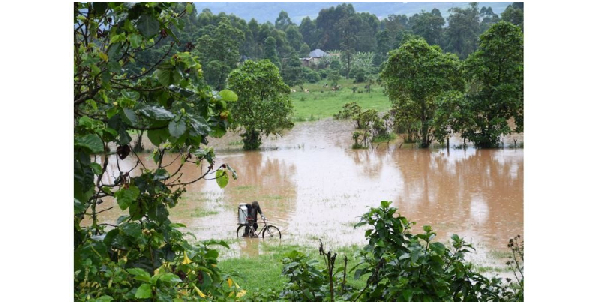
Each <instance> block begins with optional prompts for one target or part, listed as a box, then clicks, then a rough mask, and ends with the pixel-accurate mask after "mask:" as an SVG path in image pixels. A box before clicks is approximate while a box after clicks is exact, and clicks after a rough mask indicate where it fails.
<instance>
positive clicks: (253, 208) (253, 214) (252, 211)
mask: <svg viewBox="0 0 600 303" xmlns="http://www.w3.org/2000/svg"><path fill="white" fill-rule="evenodd" d="M246 208H247V209H248V225H246V229H245V230H244V235H243V237H248V236H249V235H248V234H249V232H250V226H253V227H254V230H257V229H258V223H257V221H258V214H260V217H261V218H262V219H264V218H265V217H264V216H263V214H262V210H261V209H260V205H258V201H254V202H252V204H246ZM251 236H252V237H256V235H251Z"/></svg>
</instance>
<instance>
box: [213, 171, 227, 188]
mask: <svg viewBox="0 0 600 303" xmlns="http://www.w3.org/2000/svg"><path fill="white" fill-rule="evenodd" d="M216 180H217V184H218V185H219V187H220V188H224V187H225V186H227V183H229V175H227V171H226V170H224V169H218V170H217V177H216Z"/></svg>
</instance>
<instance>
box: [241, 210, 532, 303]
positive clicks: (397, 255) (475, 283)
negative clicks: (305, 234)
mask: <svg viewBox="0 0 600 303" xmlns="http://www.w3.org/2000/svg"><path fill="white" fill-rule="evenodd" d="M390 205H391V202H387V201H382V202H381V207H378V208H371V209H370V211H369V212H367V213H365V214H364V215H363V216H362V217H361V221H360V222H359V223H358V224H357V225H356V226H357V227H358V226H362V225H367V226H368V229H367V231H366V233H365V236H366V238H367V239H368V241H369V244H367V245H366V246H365V247H364V248H363V249H362V250H361V251H359V255H358V258H359V260H358V262H357V265H356V266H354V267H353V268H351V269H348V268H347V259H345V260H344V261H345V262H343V263H342V262H339V266H337V267H335V266H334V265H335V259H336V254H331V252H327V253H325V252H324V250H323V247H322V246H321V247H320V248H319V254H320V255H321V256H323V258H324V260H325V262H323V263H320V262H318V261H317V260H315V259H311V258H310V257H309V256H308V255H306V254H304V253H302V252H298V251H295V250H294V251H291V252H289V253H287V254H286V256H285V258H284V259H283V261H282V262H283V270H282V274H283V275H284V276H285V277H287V278H288V279H289V282H288V283H287V284H286V285H285V286H284V288H283V290H282V291H281V292H277V291H275V290H273V289H269V290H268V291H265V292H262V293H260V294H255V295H253V296H252V297H251V298H247V299H252V300H255V301H280V300H282V301H308V302H322V301H331V299H332V298H333V299H334V300H335V301H363V302H364V301H368V302H373V301H388V302H391V301H401V302H406V301H417V302H418V301H422V302H423V301H479V302H482V301H523V298H524V297H523V285H524V279H523V249H524V246H523V243H522V242H520V241H519V240H520V236H517V237H515V238H513V239H510V242H509V245H508V247H509V248H510V249H511V251H512V252H513V256H514V257H513V260H512V261H510V262H508V264H507V265H509V266H511V269H512V270H513V272H514V273H515V277H516V282H512V281H511V280H510V279H506V281H501V279H499V278H496V277H494V278H491V279H489V278H487V277H485V276H483V275H481V274H480V273H478V272H476V271H475V268H474V266H473V265H472V264H470V263H468V262H467V261H466V260H465V256H466V255H467V254H468V253H469V252H472V251H473V250H474V248H473V247H472V246H471V245H470V244H467V243H465V241H464V240H463V239H461V238H460V237H458V236H457V235H453V236H452V241H451V246H450V247H447V246H446V245H445V244H443V243H440V242H435V241H433V239H434V238H435V235H436V234H435V232H434V231H433V230H432V229H431V227H430V226H424V227H423V231H424V233H416V234H414V233H412V232H411V226H413V225H414V222H409V221H408V220H407V219H406V218H405V217H402V216H396V215H395V214H396V209H395V208H393V207H390ZM321 264H325V265H326V268H325V267H323V266H322V265H321ZM350 277H353V278H354V279H361V278H364V277H366V284H365V286H364V287H362V288H356V287H353V286H350V285H348V283H347V279H350Z"/></svg>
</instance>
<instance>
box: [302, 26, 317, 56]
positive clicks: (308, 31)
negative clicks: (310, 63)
mask: <svg viewBox="0 0 600 303" xmlns="http://www.w3.org/2000/svg"><path fill="white" fill-rule="evenodd" d="M299 29H300V33H301V34H302V39H304V42H305V43H306V44H307V45H308V46H309V52H310V49H314V48H316V47H317V41H318V40H319V39H318V36H317V26H316V25H315V22H314V21H312V20H310V18H309V17H305V18H304V19H302V22H301V23H300V27H299ZM306 54H307V55H308V53H306Z"/></svg>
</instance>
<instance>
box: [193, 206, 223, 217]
mask: <svg viewBox="0 0 600 303" xmlns="http://www.w3.org/2000/svg"><path fill="white" fill-rule="evenodd" d="M218 213H219V212H218V211H216V210H208V209H203V208H200V207H197V208H196V209H194V211H192V212H191V214H190V215H191V216H192V217H208V216H212V215H216V214H218Z"/></svg>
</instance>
